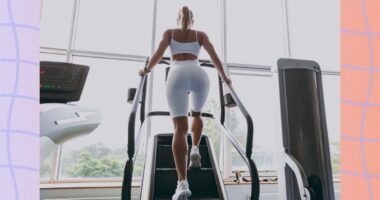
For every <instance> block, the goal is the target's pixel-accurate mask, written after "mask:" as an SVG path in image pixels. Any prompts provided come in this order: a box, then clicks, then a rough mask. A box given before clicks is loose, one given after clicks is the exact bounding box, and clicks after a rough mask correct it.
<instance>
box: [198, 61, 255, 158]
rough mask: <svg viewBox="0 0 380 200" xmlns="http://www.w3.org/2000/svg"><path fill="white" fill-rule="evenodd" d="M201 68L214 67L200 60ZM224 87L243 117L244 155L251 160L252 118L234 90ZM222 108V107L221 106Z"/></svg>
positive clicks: (208, 62)
mask: <svg viewBox="0 0 380 200" xmlns="http://www.w3.org/2000/svg"><path fill="white" fill-rule="evenodd" d="M200 62H201V60H200ZM201 66H208V67H214V65H213V64H212V63H210V61H208V60H202V63H201ZM219 81H221V78H220V76H219ZM225 85H227V87H228V88H229V90H230V91H231V95H232V98H233V99H234V101H235V103H236V105H237V107H238V108H239V110H240V111H241V112H242V114H243V115H244V118H245V120H246V122H247V143H246V149H245V154H246V156H247V158H251V156H252V143H253V131H254V127H253V121H252V117H251V116H250V115H249V113H248V111H247V109H246V108H245V106H244V105H243V103H242V102H241V101H240V99H239V97H238V95H237V94H236V91H235V89H234V88H233V87H232V86H231V85H230V84H225ZM221 95H222V94H221ZM222 107H223V108H224V106H222ZM222 111H223V110H222ZM223 115H224V113H223ZM223 121H224V119H223ZM223 121H222V122H221V123H222V124H223Z"/></svg>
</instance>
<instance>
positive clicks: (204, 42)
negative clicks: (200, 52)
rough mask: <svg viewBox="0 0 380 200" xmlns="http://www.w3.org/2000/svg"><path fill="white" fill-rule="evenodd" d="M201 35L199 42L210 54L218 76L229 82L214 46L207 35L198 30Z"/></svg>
mask: <svg viewBox="0 0 380 200" xmlns="http://www.w3.org/2000/svg"><path fill="white" fill-rule="evenodd" d="M199 33H200V35H201V40H200V42H201V44H202V45H203V48H204V49H205V50H206V51H207V53H208V54H209V55H210V58H211V61H212V63H213V64H214V66H215V68H216V69H217V70H218V72H219V74H220V76H221V77H222V80H223V81H225V82H227V83H230V82H231V80H230V79H229V78H228V77H227V75H226V73H225V72H224V69H223V66H222V62H221V61H220V59H219V57H218V55H217V54H216V52H215V49H214V46H213V45H212V44H211V42H210V40H209V38H208V36H207V35H206V33H204V32H199Z"/></svg>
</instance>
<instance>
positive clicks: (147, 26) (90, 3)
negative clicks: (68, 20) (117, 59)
mask: <svg viewBox="0 0 380 200" xmlns="http://www.w3.org/2000/svg"><path fill="white" fill-rule="evenodd" d="M152 18H153V0H139V1H124V0H113V1H105V0H81V1H80V10H79V16H78V25H77V26H78V28H77V33H76V43H75V48H76V49H79V50H89V51H98V52H108V53H119V54H120V53H123V54H133V55H148V54H149V53H150V49H151V38H152V21H153V19H152Z"/></svg>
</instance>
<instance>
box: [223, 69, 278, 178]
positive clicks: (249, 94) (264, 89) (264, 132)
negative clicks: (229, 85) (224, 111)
mask: <svg viewBox="0 0 380 200" xmlns="http://www.w3.org/2000/svg"><path fill="white" fill-rule="evenodd" d="M231 78H232V80H233V87H234V88H235V90H236V92H237V94H238V95H239V97H240V99H241V101H242V103H243V104H244V106H245V107H246V108H247V110H248V113H249V114H250V115H251V117H252V120H253V122H254V128H255V129H254V138H253V160H255V163H256V165H257V167H258V169H259V170H260V171H268V170H271V171H274V170H276V165H275V163H274V155H275V152H276V146H275V144H276V142H275V139H276V135H275V134H276V133H275V126H277V125H278V124H274V109H273V108H274V103H275V101H274V99H273V97H274V92H275V91H273V88H274V87H273V81H272V77H271V76H253V75H250V76H247V75H232V77H231ZM231 111H232V112H231V115H230V118H229V120H230V121H229V123H228V124H229V128H230V130H231V131H232V133H233V134H235V137H236V138H237V139H238V140H239V142H240V144H242V146H243V147H244V148H245V144H246V139H247V125H246V121H245V118H244V116H243V115H242V114H241V112H240V110H239V109H238V108H233V109H232V110H231ZM237 169H239V170H247V165H246V164H245V163H244V162H243V160H242V159H241V158H240V155H239V154H238V153H237V152H236V151H235V150H234V148H232V170H237Z"/></svg>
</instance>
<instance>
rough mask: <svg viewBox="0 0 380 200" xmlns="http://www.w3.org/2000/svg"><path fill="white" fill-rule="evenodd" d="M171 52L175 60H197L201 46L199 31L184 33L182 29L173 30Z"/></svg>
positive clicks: (190, 30)
mask: <svg viewBox="0 0 380 200" xmlns="http://www.w3.org/2000/svg"><path fill="white" fill-rule="evenodd" d="M169 45H170V50H171V52H172V57H173V60H177V61H181V60H196V59H198V55H199V52H200V48H201V44H200V41H199V34H198V31H196V30H192V29H189V30H187V31H186V32H183V31H182V30H180V29H172V30H171V34H170V44H169Z"/></svg>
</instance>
